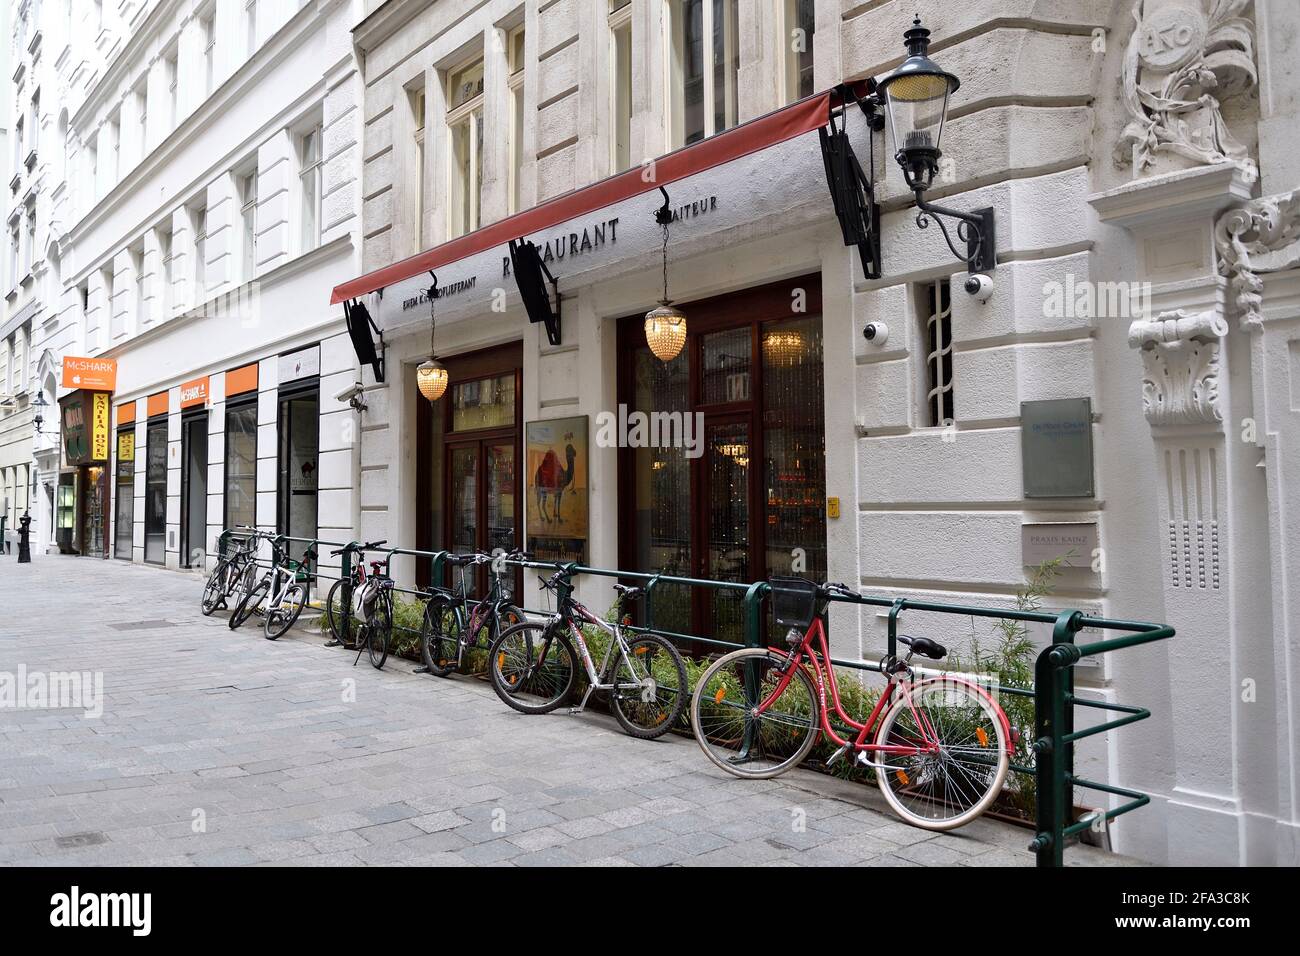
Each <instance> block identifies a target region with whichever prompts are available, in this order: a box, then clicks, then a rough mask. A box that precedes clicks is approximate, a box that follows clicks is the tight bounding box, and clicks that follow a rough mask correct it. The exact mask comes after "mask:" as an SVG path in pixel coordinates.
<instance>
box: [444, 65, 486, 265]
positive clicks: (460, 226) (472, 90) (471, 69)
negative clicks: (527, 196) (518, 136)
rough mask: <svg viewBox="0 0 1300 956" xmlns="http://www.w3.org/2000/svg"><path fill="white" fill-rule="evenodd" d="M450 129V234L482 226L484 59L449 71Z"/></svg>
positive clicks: (461, 232)
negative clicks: (480, 212) (480, 223)
mask: <svg viewBox="0 0 1300 956" xmlns="http://www.w3.org/2000/svg"><path fill="white" fill-rule="evenodd" d="M447 131H448V133H449V134H450V135H449V136H448V139H449V141H450V143H451V196H450V200H451V201H450V202H449V203H448V210H449V214H450V222H449V236H450V238H453V239H454V238H455V237H457V236H463V235H464V234H465V233H467V232H473V231H474V230H475V229H477V228H478V225H479V210H480V205H481V199H482V184H483V58H482V57H481V56H480V57H478V58H476V59H474V60H471V61H470V62H468V63H466V64H464V65H463V66H460V67H457V68H456V69H454V70H449V71H448V72H447Z"/></svg>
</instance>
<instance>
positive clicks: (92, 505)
mask: <svg viewBox="0 0 1300 956" xmlns="http://www.w3.org/2000/svg"><path fill="white" fill-rule="evenodd" d="M106 472H107V469H105V468H103V467H101V466H99V465H92V466H91V467H89V468H87V469H86V537H85V541H86V546H85V548H83V549H82V554H88V555H93V556H94V557H97V558H99V557H103V556H104V497H105V491H106V490H107V481H108V479H107V477H106Z"/></svg>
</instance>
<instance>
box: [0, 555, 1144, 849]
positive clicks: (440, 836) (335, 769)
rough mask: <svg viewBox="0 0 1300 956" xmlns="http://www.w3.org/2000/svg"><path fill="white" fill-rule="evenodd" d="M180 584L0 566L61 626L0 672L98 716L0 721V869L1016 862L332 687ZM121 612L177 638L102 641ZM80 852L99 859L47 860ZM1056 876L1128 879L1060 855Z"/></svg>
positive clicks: (425, 685) (1004, 833)
mask: <svg viewBox="0 0 1300 956" xmlns="http://www.w3.org/2000/svg"><path fill="white" fill-rule="evenodd" d="M202 585H203V582H202V579H201V578H200V577H198V576H196V575H189V574H176V573H175V572H169V571H165V570H162V569H158V568H153V567H142V566H140V565H132V564H126V563H123V562H102V561H86V560H83V559H78V558H71V557H69V558H64V557H59V556H42V557H40V558H38V560H36V561H34V562H33V563H32V564H30V565H8V566H6V569H5V573H4V574H3V575H0V607H6V606H12V604H13V603H14V602H15V601H16V600H18V599H20V598H21V597H22V596H24V595H27V594H30V593H56V594H59V595H60V596H61V598H60V601H61V611H62V612H63V613H61V614H59V615H57V616H55V617H50V616H46V617H44V618H41V619H39V620H37V619H32V620H30V621H27V622H24V623H23V625H22V627H23V628H24V629H23V630H21V631H19V632H18V633H16V634H13V635H12V636H11V635H10V634H8V633H6V635H5V636H4V640H5V641H6V645H5V656H6V659H7V660H15V661H22V662H23V663H24V664H25V665H26V667H27V668H28V671H29V672H31V671H34V670H62V669H67V668H68V667H69V666H70V665H69V663H68V662H69V661H84V660H85V659H86V653H87V650H86V649H87V648H88V647H93V648H94V666H95V667H97V668H100V669H101V670H102V672H103V674H104V686H105V696H104V701H103V703H104V713H103V716H102V717H100V718H98V719H88V718H86V717H84V716H83V715H82V714H81V712H80V711H75V710H60V711H34V710H6V711H4V712H0V863H3V864H6V865H12V864H23V863H27V864H34V865H50V864H63V865H74V866H92V865H114V864H143V865H154V866H191V865H260V866H270V865H277V866H278V865H291V866H356V865H360V864H387V865H400V866H461V865H476V866H512V865H520V866H538V865H542V866H545V865H568V864H583V865H598V866H629V865H642V866H664V865H677V864H683V865H697V864H698V865H730V866H735V865H741V866H774V865H861V864H864V863H865V864H867V865H917V864H925V865H952V864H961V865H977V866H1003V865H1009V866H1014V865H1023V866H1029V865H1032V863H1033V858H1032V855H1031V854H1028V853H1026V852H1025V851H1024V844H1025V843H1026V842H1027V840H1026V835H1025V831H1023V830H1021V829H1019V828H1014V827H1008V826H1006V825H1004V824H1001V823H999V822H997V821H993V820H989V819H984V820H980V821H977V822H976V823H975V824H974V825H971V826H969V827H966V828H963V829H962V830H961V831H958V832H955V833H950V834H937V835H936V834H934V833H931V832H929V831H925V830H919V829H916V828H913V827H910V826H907V825H906V824H904V823H902V822H901V821H899V820H898V818H897V817H895V816H894V815H893V814H892V813H890V812H889V809H888V807H887V806H886V805H885V804H884V801H883V800H882V799H881V797H880V795H879V793H878V792H877V791H876V790H875V789H874V788H872V787H866V786H854V785H849V784H846V783H845V782H844V781H840V780H835V779H833V778H829V777H827V776H825V775H823V774H819V773H814V772H811V771H808V770H795V771H791V772H790V773H788V774H786V775H784V776H783V777H781V778H780V779H779V780H743V779H738V778H734V777H731V776H729V775H727V774H725V773H723V772H722V771H720V770H718V769H717V768H714V767H712V766H711V765H710V764H708V763H707V761H705V760H704V759H703V757H702V756H701V754H700V752H699V749H698V748H697V747H696V745H695V743H694V742H693V741H692V740H691V739H689V738H688V737H681V736H677V735H668V736H666V737H664V738H662V739H661V740H658V741H653V742H650V741H638V740H635V739H633V738H631V737H628V736H627V735H626V734H624V733H623V732H622V731H621V729H619V728H618V726H617V725H616V724H615V723H614V721H613V720H611V719H610V718H609V717H608V716H607V715H605V714H602V713H599V712H596V711H589V712H587V713H584V714H582V715H580V716H574V717H570V716H568V715H567V714H564V713H560V714H554V715H550V716H546V717H536V718H533V717H524V716H522V715H519V714H516V713H515V712H513V711H511V710H509V709H508V708H506V707H503V706H502V705H501V703H500V701H499V700H498V699H497V697H496V695H495V694H494V693H493V692H492V690H491V688H490V687H488V686H487V684H486V683H484V682H483V681H481V680H478V679H475V678H464V677H453V678H450V679H447V680H432V679H430V678H428V677H426V676H423V675H417V674H413V673H411V669H412V668H411V665H410V664H409V662H406V661H403V660H399V659H396V658H390V663H389V664H388V666H387V667H386V668H385V669H384V670H383V671H375V670H374V669H373V668H369V667H360V666H358V667H355V668H354V667H352V666H351V664H352V660H353V658H354V657H355V654H349V653H347V652H346V651H342V650H340V649H337V648H326V647H325V646H324V638H323V637H321V636H320V635H319V634H315V633H311V632H309V631H308V630H307V629H306V628H303V627H299V628H295V629H294V630H293V631H291V632H290V633H289V634H287V635H285V637H283V638H281V640H279V641H277V642H274V643H271V642H267V641H263V640H261V639H260V637H258V636H257V635H256V634H254V632H253V631H252V630H249V629H245V630H244V631H237V632H231V631H230V630H229V629H228V628H226V627H225V621H226V617H227V612H225V611H219V612H217V614H216V615H214V616H213V617H211V618H204V617H202V616H201V615H200V614H199V613H198V611H197V606H198V598H199V594H200V592H201V590H202ZM137 607H141V608H143V607H147V613H145V612H143V611H137V610H136V608H137ZM142 615H143V616H145V617H147V618H148V619H157V620H164V619H165V620H168V621H172V622H175V626H173V627H168V628H158V629H151V630H150V631H148V632H147V633H145V632H135V633H133V632H131V631H122V630H118V629H116V628H114V627H112V626H111V625H112V624H114V623H130V622H131V621H133V620H138V619H140V618H141V616H142ZM345 690H354V691H355V696H346V697H345V696H344V691H345ZM196 810H202V811H203V812H204V817H203V819H204V821H205V824H206V829H205V831H204V832H199V833H196V832H194V822H195V819H196V817H195V811H196ZM794 810H798V811H801V814H800V816H799V818H798V819H800V820H801V821H802V823H803V824H804V825H803V826H802V827H800V826H796V825H795V823H796V819H797V818H796V816H795V814H793V813H792V811H794ZM81 834H92V835H93V834H99V835H102V836H103V837H104V838H105V839H104V840H102V841H97V840H89V839H87V840H85V841H80V842H79V843H78V844H77V845H69V846H66V847H60V846H59V845H58V844H57V841H58V840H59V839H61V838H63V839H65V840H66V839H67V838H76V837H78V835H81ZM1067 861H1068V862H1069V863H1070V864H1071V865H1080V864H1091V865H1122V864H1128V863H1131V862H1132V861H1128V860H1125V859H1124V858H1122V857H1116V856H1113V855H1109V854H1105V853H1103V852H1101V851H1099V850H1097V849H1095V848H1092V847H1082V846H1080V847H1071V848H1070V849H1069V851H1068V853H1067Z"/></svg>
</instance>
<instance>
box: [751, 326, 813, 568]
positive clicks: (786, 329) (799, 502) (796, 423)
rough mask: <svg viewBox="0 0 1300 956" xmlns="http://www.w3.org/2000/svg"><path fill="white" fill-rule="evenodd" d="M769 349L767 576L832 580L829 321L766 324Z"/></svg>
mask: <svg viewBox="0 0 1300 956" xmlns="http://www.w3.org/2000/svg"><path fill="white" fill-rule="evenodd" d="M761 346H762V354H763V458H764V460H763V474H762V484H763V507H764V515H763V517H764V520H765V528H766V533H765V538H766V546H767V547H766V550H767V572H768V573H769V574H793V575H797V576H799V577H805V578H808V579H810V580H813V581H824V580H826V509H825V500H826V499H825V496H826V441H825V429H824V425H823V422H824V421H825V416H824V411H823V405H824V398H823V395H824V391H823V387H822V331H821V320H820V319H819V318H800V319H790V320H785V321H781V322H768V323H764V325H763V327H762V340H761ZM796 559H798V561H797V563H796Z"/></svg>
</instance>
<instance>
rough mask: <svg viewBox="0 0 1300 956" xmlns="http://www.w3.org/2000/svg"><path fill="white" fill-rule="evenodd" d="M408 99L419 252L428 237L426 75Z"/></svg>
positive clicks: (413, 87)
mask: <svg viewBox="0 0 1300 956" xmlns="http://www.w3.org/2000/svg"><path fill="white" fill-rule="evenodd" d="M406 95H407V99H408V101H409V102H410V104H411V121H412V123H413V124H414V126H415V134H414V135H413V137H412V140H411V146H412V152H413V154H414V163H413V168H414V169H415V233H416V235H417V236H418V238H419V241H418V243H417V245H416V248H417V250H418V249H423V248H424V244H425V240H426V238H427V237H426V236H425V234H424V233H425V229H424V210H425V200H424V176H425V169H424V134H425V123H426V121H427V114H428V104H427V102H426V99H425V95H424V75H423V74H421V75H420V78H419V80H418V81H417V85H415V86H412V87H409V88H408V89H407V91H406Z"/></svg>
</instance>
